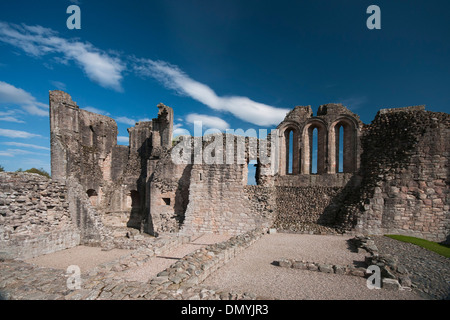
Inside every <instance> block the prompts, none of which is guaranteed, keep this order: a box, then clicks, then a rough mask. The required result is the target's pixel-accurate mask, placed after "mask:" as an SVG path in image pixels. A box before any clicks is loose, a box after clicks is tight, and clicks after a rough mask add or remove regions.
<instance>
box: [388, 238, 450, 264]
mask: <svg viewBox="0 0 450 320" xmlns="http://www.w3.org/2000/svg"><path fill="white" fill-rule="evenodd" d="M385 236H386V237H389V238H391V239H395V240H398V241H403V242H408V243H412V244H415V245H417V246H419V247H422V248H425V249H427V250H430V251H433V252H436V253H437V254H440V255H441V256H444V257H446V258H450V246H448V245H445V244H440V243H437V242H433V241H428V240H425V239H420V238H415V237H408V236H401V235H396V234H386V235H385Z"/></svg>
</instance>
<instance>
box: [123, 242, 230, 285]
mask: <svg viewBox="0 0 450 320" xmlns="http://www.w3.org/2000/svg"><path fill="white" fill-rule="evenodd" d="M229 238H230V236H226V235H217V234H203V235H201V236H199V237H197V238H196V239H194V240H193V241H191V242H189V243H186V244H183V245H181V246H179V247H177V248H175V249H174V250H172V251H170V252H168V253H165V254H164V255H162V256H156V257H154V258H152V259H150V261H148V262H147V263H145V264H143V265H142V266H139V267H135V268H132V269H129V270H127V271H125V272H122V273H121V274H120V275H119V277H121V278H123V279H125V280H128V281H140V282H147V281H148V280H150V279H153V278H154V277H156V275H157V274H158V273H159V272H161V271H163V270H165V269H166V268H168V267H170V265H172V264H173V263H175V262H176V261H177V260H178V259H181V258H183V257H184V256H185V255H187V254H189V253H191V252H193V251H195V250H197V249H200V248H202V247H205V246H207V245H209V244H213V243H217V242H222V241H226V240H228V239H229Z"/></svg>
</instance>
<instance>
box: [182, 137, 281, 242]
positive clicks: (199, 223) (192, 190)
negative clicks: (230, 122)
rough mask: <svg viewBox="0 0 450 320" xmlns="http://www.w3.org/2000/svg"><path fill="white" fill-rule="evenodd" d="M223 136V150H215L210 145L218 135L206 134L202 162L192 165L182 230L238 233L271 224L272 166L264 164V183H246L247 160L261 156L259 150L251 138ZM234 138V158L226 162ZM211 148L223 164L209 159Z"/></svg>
mask: <svg viewBox="0 0 450 320" xmlns="http://www.w3.org/2000/svg"><path fill="white" fill-rule="evenodd" d="M216 137H218V136H216ZM227 137H229V138H231V139H230V140H227ZM195 139H198V138H195ZM221 139H222V140H220V138H219V140H218V141H221V143H220V144H221V145H222V146H223V149H222V151H223V153H216V152H212V151H211V150H212V149H210V148H209V146H211V144H212V143H215V139H210V137H208V138H206V139H205V137H203V142H202V150H203V162H202V163H201V164H196V163H195V162H194V164H193V165H192V168H191V173H190V184H189V203H188V206H187V209H186V213H185V220H184V224H183V227H182V229H181V231H182V232H186V233H197V232H207V233H220V234H230V235H236V234H241V233H244V232H246V231H249V230H251V229H254V228H256V227H260V226H265V227H268V226H270V225H271V222H272V219H273V212H274V210H275V204H274V202H273V200H274V199H273V198H272V197H271V195H270V194H271V191H272V190H273V187H271V183H272V182H273V181H272V180H271V179H269V178H268V174H269V173H270V170H269V169H268V168H264V169H265V170H261V171H263V172H262V173H261V177H258V180H260V181H261V182H264V183H265V185H262V186H254V187H253V186H252V187H250V186H247V175H248V168H247V161H249V159H252V158H253V157H257V156H258V155H257V152H256V150H253V149H251V148H249V143H248V139H247V140H246V141H243V144H242V145H240V144H239V143H241V142H238V139H240V138H239V137H237V136H227V135H222V136H221ZM231 142H233V143H234V144H233V148H234V153H233V156H234V157H233V158H234V162H233V161H231V162H232V163H227V161H226V155H227V148H231ZM238 146H243V148H244V149H243V150H244V153H243V154H238V152H237V150H238V149H237V148H238ZM239 148H240V147H239ZM208 152H211V155H213V156H214V157H222V156H223V164H220V163H212V164H211V163H209V162H208V161H206V160H205V159H206V157H208ZM238 157H239V158H238ZM241 157H242V160H243V162H244V163H243V164H240V163H239V160H240V158H241Z"/></svg>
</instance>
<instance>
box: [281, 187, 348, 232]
mask: <svg viewBox="0 0 450 320" xmlns="http://www.w3.org/2000/svg"><path fill="white" fill-rule="evenodd" d="M342 190H343V188H341V187H317V186H315V187H276V204H277V215H276V218H275V221H274V224H273V227H274V228H277V229H278V230H280V231H288V232H299V233H318V234H320V233H330V232H331V233H334V232H335V231H334V230H333V229H332V228H333V227H334V226H335V220H336V214H337V212H338V209H339V207H340V203H341V201H342Z"/></svg>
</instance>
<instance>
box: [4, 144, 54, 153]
mask: <svg viewBox="0 0 450 320" xmlns="http://www.w3.org/2000/svg"><path fill="white" fill-rule="evenodd" d="M2 144H5V145H7V146H16V147H24V148H32V149H39V150H48V151H50V148H48V147H42V146H38V145H35V144H29V143H21V142H2Z"/></svg>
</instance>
